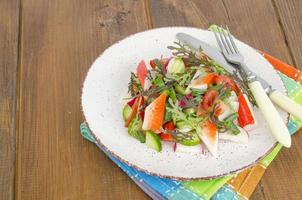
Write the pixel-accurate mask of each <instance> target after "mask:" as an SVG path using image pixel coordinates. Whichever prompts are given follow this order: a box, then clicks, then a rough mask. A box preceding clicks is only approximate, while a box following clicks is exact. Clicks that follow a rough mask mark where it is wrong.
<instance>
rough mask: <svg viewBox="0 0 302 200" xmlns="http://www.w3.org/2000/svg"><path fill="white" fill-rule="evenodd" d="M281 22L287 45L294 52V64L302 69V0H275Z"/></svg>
mask: <svg viewBox="0 0 302 200" xmlns="http://www.w3.org/2000/svg"><path fill="white" fill-rule="evenodd" d="M273 2H274V5H275V9H276V12H277V13H278V15H279V18H280V24H281V27H282V29H283V32H284V34H285V36H286V41H287V46H288V48H289V50H290V52H291V54H292V57H293V60H294V65H295V66H296V67H297V68H299V69H300V70H301V69H302V48H301V45H302V21H301V19H302V13H301V8H302V1H300V0H291V1H282V0H274V1H273Z"/></svg>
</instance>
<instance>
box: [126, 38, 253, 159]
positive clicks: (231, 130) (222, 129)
mask: <svg viewBox="0 0 302 200" xmlns="http://www.w3.org/2000/svg"><path fill="white" fill-rule="evenodd" d="M168 48H169V49H171V57H170V58H158V59H156V58H155V59H153V60H150V61H148V62H147V63H146V62H145V61H144V60H142V61H141V62H140V63H139V64H138V66H137V69H136V72H132V73H131V76H130V82H129V86H128V90H129V94H130V95H131V96H130V98H128V102H127V103H126V105H125V106H124V108H123V118H124V121H125V126H126V127H127V128H128V133H129V135H130V136H132V137H134V138H136V139H137V140H139V141H140V142H142V143H146V145H147V146H149V147H150V148H152V149H154V150H156V151H158V152H159V151H161V150H162V143H164V142H170V143H173V147H174V151H175V152H192V153H198V152H204V149H205V148H207V149H208V150H209V152H210V153H211V154H212V155H213V156H217V155H218V140H230V141H233V142H238V143H247V142H248V134H247V130H250V129H252V128H254V127H255V125H256V121H255V117H254V114H253V110H252V106H251V104H254V99H253V97H252V95H250V91H249V90H248V87H246V83H245V82H243V81H242V80H240V79H238V78H237V77H236V75H235V74H230V73H228V72H227V71H225V70H224V69H223V68H222V67H221V66H219V65H217V64H216V63H215V61H213V60H211V59H210V58H209V57H208V56H206V55H205V54H204V53H203V52H202V50H201V49H200V50H198V51H193V50H191V49H189V48H188V47H186V46H184V45H182V44H180V43H175V45H174V46H169V47H168Z"/></svg>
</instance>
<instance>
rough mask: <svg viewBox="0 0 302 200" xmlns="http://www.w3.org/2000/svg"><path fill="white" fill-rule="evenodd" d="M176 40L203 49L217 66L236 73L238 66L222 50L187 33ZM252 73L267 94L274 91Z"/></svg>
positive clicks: (178, 34) (180, 34)
mask: <svg viewBox="0 0 302 200" xmlns="http://www.w3.org/2000/svg"><path fill="white" fill-rule="evenodd" d="M176 38H177V39H178V40H179V41H180V42H182V43H184V44H186V45H188V46H189V47H191V48H192V49H195V50H198V49H199V48H201V49H202V51H203V52H204V53H205V54H206V55H207V56H209V57H210V58H211V59H213V60H214V61H215V62H216V63H217V64H219V65H220V66H222V67H223V68H224V69H225V70H226V71H228V72H229V73H233V72H235V71H236V69H237V66H236V65H234V64H230V63H228V62H227V61H226V59H225V58H224V56H223V54H222V52H221V51H220V50H218V49H216V48H215V47H212V46H211V45H209V44H207V43H206V42H203V41H201V40H199V39H197V38H195V37H192V36H191V35H189V34H186V33H177V34H176ZM239 73H242V71H240V70H239ZM251 73H252V75H254V76H256V77H257V78H258V80H259V82H260V83H261V85H262V87H263V89H264V90H265V92H267V93H270V92H271V91H272V90H273V89H272V86H271V85H270V84H269V83H268V82H267V81H265V80H264V79H262V78H261V77H260V76H258V75H257V74H256V73H254V72H251Z"/></svg>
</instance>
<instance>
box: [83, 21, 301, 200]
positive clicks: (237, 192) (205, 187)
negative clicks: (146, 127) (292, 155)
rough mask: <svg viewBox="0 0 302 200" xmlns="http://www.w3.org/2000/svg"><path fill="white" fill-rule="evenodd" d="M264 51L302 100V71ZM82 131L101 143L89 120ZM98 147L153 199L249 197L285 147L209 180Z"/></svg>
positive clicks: (294, 123)
mask: <svg viewBox="0 0 302 200" xmlns="http://www.w3.org/2000/svg"><path fill="white" fill-rule="evenodd" d="M212 28H215V26H211V27H210V29H212ZM261 54H262V56H264V57H265V58H266V59H267V60H268V61H269V62H270V63H271V64H272V65H273V67H274V68H275V69H276V70H277V71H279V75H280V77H281V79H282V81H283V83H284V85H285V87H286V89H287V91H288V95H289V97H290V98H291V99H293V100H294V101H296V102H298V103H300V104H302V86H301V85H300V83H301V82H302V79H301V77H302V72H300V71H299V70H297V69H295V68H294V67H292V66H289V65H287V64H286V63H284V62H282V61H280V60H278V59H276V58H274V57H272V56H270V55H268V54H266V53H263V52H261ZM301 127H302V122H301V121H299V120H298V119H296V118H295V117H293V116H290V120H289V123H288V129H289V132H290V133H291V134H294V133H295V132H296V131H297V130H299V129H300V128H301ZM80 131H81V134H82V136H83V137H84V138H85V139H87V140H89V141H91V142H93V143H95V144H96V145H98V144H97V143H96V140H95V138H94V137H93V136H92V135H91V134H90V130H89V129H88V127H87V125H86V123H85V122H83V123H82V124H81V126H80ZM98 147H99V148H100V149H101V150H102V151H103V152H104V153H105V154H106V155H107V156H108V157H109V158H110V159H111V160H112V161H113V162H114V163H115V164H117V165H118V166H119V167H120V168H121V169H122V170H123V171H124V172H125V173H126V174H127V175H128V176H129V177H130V178H131V179H132V180H133V181H134V182H135V183H136V184H137V185H138V186H139V187H140V188H141V189H142V190H143V191H144V192H145V193H147V194H148V195H149V196H150V197H151V198H152V199H169V200H183V199H192V200H194V199H210V198H211V199H214V200H222V199H223V200H227V199H248V198H249V197H250V196H251V194H252V193H253V191H254V190H255V188H256V186H257V184H258V182H259V181H260V179H261V177H262V176H263V174H264V172H265V170H266V168H267V167H268V165H269V164H270V163H271V162H272V161H273V159H274V158H275V157H276V155H277V154H278V153H279V151H280V150H281V148H282V146H281V145H280V144H278V145H277V146H276V147H275V148H274V150H273V151H272V152H271V153H270V154H269V155H267V156H266V157H265V158H263V159H262V160H261V161H259V162H258V163H257V164H255V165H254V166H252V167H250V168H248V169H245V170H243V171H241V172H240V173H237V174H231V175H228V176H225V177H222V178H217V179H212V180H205V181H175V180H171V179H165V178H160V177H157V176H152V175H149V174H147V173H144V172H141V171H138V170H136V169H134V168H132V167H130V166H128V165H127V164H125V163H123V162H121V161H120V160H118V159H117V158H115V157H114V156H112V155H111V154H110V153H109V152H107V151H106V150H105V149H104V148H103V147H102V146H99V145H98Z"/></svg>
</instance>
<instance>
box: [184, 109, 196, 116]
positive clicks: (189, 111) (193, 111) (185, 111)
mask: <svg viewBox="0 0 302 200" xmlns="http://www.w3.org/2000/svg"><path fill="white" fill-rule="evenodd" d="M183 111H184V113H186V114H188V115H190V114H194V113H195V110H194V108H185V109H184V110H183Z"/></svg>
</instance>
